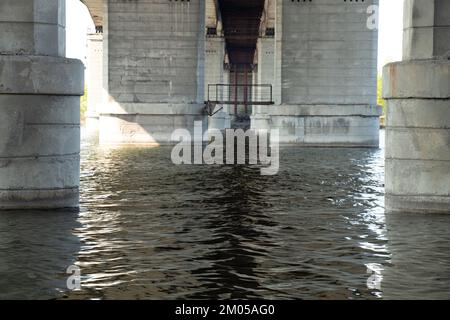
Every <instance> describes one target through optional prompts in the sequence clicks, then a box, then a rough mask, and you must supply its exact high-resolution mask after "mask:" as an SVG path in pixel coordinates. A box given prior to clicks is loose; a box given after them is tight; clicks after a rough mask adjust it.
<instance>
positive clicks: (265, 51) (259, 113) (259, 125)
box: [251, 37, 277, 130]
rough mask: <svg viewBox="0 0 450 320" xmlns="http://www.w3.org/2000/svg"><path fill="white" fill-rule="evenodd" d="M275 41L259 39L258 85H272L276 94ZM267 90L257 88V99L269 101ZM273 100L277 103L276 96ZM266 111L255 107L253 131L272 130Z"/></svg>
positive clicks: (268, 38)
mask: <svg viewBox="0 0 450 320" xmlns="http://www.w3.org/2000/svg"><path fill="white" fill-rule="evenodd" d="M275 65H276V61H275V39H274V38H272V37H267V38H259V39H258V73H257V81H256V82H257V84H271V85H272V90H273V91H272V93H274V92H275V91H276V90H275V88H276V87H277V85H276V81H275V75H276V70H275ZM267 93H268V92H267V90H262V89H261V88H257V93H256V98H257V99H258V100H259V101H264V100H267V99H268V97H267V96H265V95H267ZM272 100H273V101H275V100H276V99H275V96H274V95H273V96H272ZM265 111H266V110H264V109H262V108H260V107H258V106H255V107H253V111H252V116H251V128H252V129H255V130H256V129H265V130H268V129H270V116H269V115H268V114H267V113H265Z"/></svg>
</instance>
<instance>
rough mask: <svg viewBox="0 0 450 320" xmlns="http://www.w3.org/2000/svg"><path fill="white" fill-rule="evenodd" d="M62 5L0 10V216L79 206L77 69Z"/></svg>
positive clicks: (6, 2) (10, 0)
mask: <svg viewBox="0 0 450 320" xmlns="http://www.w3.org/2000/svg"><path fill="white" fill-rule="evenodd" d="M64 56H65V1H63V0H2V1H1V2H0V114H1V116H0V209H26V208H61V207H77V206H78V188H79V173H80V172H79V171H80V170H79V167H80V158H79V152H80V110H79V106H80V104H79V101H80V95H82V93H83V65H82V63H81V62H80V61H78V60H72V59H66V58H65V57H64Z"/></svg>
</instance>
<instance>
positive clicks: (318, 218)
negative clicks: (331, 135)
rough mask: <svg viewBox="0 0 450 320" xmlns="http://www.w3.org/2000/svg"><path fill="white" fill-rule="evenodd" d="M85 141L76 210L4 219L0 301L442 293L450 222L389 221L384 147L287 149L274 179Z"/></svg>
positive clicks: (165, 153) (160, 151) (246, 169)
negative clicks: (73, 286)
mask: <svg viewBox="0 0 450 320" xmlns="http://www.w3.org/2000/svg"><path fill="white" fill-rule="evenodd" d="M82 149H83V152H82V177H81V190H82V194H81V199H82V207H81V210H80V213H79V214H77V213H56V212H46V213H39V214H36V213H35V212H26V213H24V212H21V213H2V214H1V215H0V250H1V257H0V262H1V265H0V297H1V298H8V297H9V298H27V297H33V298H60V297H66V298H72V299H74V298H89V299H96V298H100V299H114V298H116V299H125V298H126V299H139V298H140V299H180V298H199V299H203V298H232V299H238V298H285V299H292V298H296V299H317V298H319V299H380V298H434V297H435V298H448V297H449V293H450V288H449V283H450V272H449V271H450V250H449V249H450V248H449V246H450V241H449V240H450V239H449V237H450V236H449V234H450V233H449V232H448V231H449V227H450V219H448V217H446V216H426V215H424V216H420V215H415V216H405V215H389V216H388V217H387V219H386V217H385V213H384V208H383V201H384V196H383V192H384V185H383V183H384V182H383V180H384V178H383V175H384V173H383V172H384V159H383V158H384V154H383V150H382V149H381V150H375V149H301V148H286V149H282V150H281V154H280V156H281V158H280V160H281V163H280V172H279V174H278V175H277V176H261V175H260V170H259V168H257V167H252V166H195V165H193V166H174V165H172V164H171V161H170V151H171V150H170V148H153V149H152V148H102V147H98V146H95V145H88V144H85V145H83V148H82ZM73 263H75V264H76V265H77V266H79V267H80V268H81V273H82V290H81V291H68V290H65V280H66V278H67V275H66V274H64V272H65V269H66V268H67V266H69V265H71V264H73Z"/></svg>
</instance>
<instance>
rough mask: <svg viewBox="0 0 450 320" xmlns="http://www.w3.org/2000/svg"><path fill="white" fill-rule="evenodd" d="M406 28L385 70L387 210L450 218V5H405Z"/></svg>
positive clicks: (420, 0)
mask: <svg viewBox="0 0 450 320" xmlns="http://www.w3.org/2000/svg"><path fill="white" fill-rule="evenodd" d="M404 27H405V30H404V54H403V56H404V61H403V62H398V63H392V64H389V65H387V66H386V67H385V68H384V80H383V88H384V93H383V95H384V97H385V99H386V100H387V128H386V208H387V210H389V211H402V212H411V211H413V212H415V211H417V212H445V213H450V209H449V208H450V60H449V56H448V52H449V51H450V2H449V1H446V0H406V1H405V19H404ZM419 59H420V60H419Z"/></svg>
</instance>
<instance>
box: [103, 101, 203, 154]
mask: <svg viewBox="0 0 450 320" xmlns="http://www.w3.org/2000/svg"><path fill="white" fill-rule="evenodd" d="M203 108H204V105H203V104H169V103H123V104H110V105H108V106H107V107H105V108H104V110H111V111H112V113H104V112H103V113H100V124H99V132H100V134H99V136H100V137H99V142H100V144H113V145H127V144H144V145H151V146H152V145H154V146H159V145H173V144H176V143H178V141H173V140H172V133H173V132H174V131H175V130H176V129H187V130H189V131H190V132H191V133H192V134H193V131H194V124H195V122H196V121H201V122H202V124H203V131H206V130H207V128H208V116H207V115H206V114H205V113H204V112H203Z"/></svg>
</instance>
